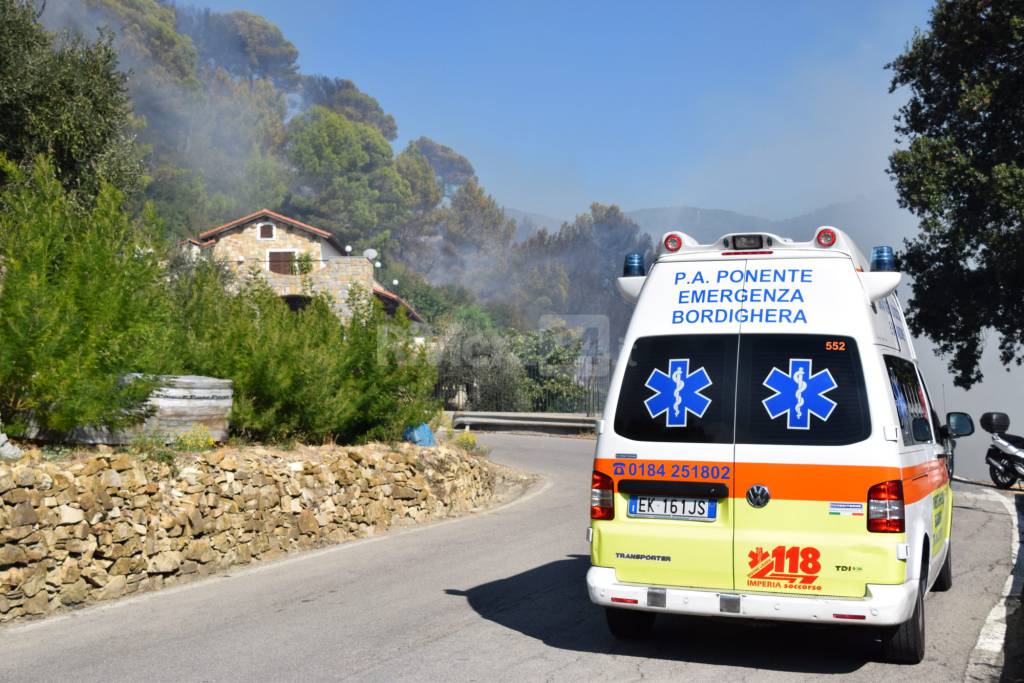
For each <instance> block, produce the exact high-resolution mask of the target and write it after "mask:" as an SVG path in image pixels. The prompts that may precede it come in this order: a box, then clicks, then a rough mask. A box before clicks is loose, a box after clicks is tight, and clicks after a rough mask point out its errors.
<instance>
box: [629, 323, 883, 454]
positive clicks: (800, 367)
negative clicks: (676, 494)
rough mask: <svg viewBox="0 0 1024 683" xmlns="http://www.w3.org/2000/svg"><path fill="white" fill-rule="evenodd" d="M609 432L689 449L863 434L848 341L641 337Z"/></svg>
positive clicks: (860, 395) (851, 438) (857, 376)
mask: <svg viewBox="0 0 1024 683" xmlns="http://www.w3.org/2000/svg"><path fill="white" fill-rule="evenodd" d="M614 426H615V431H616V433H618V434H620V435H622V436H624V437H626V438H629V439H634V440H637V441H671V442H690V443H732V442H734V441H735V442H736V443H753V444H792V445H818V446H836V445H844V444H851V443H856V442H858V441H863V440H864V439H866V438H868V436H870V434H871V420H870V416H869V412H868V402H867V395H866V392H865V390H864V376H863V372H862V370H861V363H860V357H859V355H858V352H857V342H856V341H854V340H853V339H852V338H850V337H840V336H831V335H810V334H745V335H741V336H737V335H692V336H688V335H677V336H662V337H641V338H640V339H637V340H636V342H635V343H634V344H633V349H632V352H631V354H630V359H629V364H628V365H627V367H626V372H625V374H624V377H623V382H622V388H621V390H620V392H619V401H618V405H617V406H616V411H615V421H614Z"/></svg>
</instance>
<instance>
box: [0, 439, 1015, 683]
mask: <svg viewBox="0 0 1024 683" xmlns="http://www.w3.org/2000/svg"><path fill="white" fill-rule="evenodd" d="M483 440H484V442H485V443H487V444H488V445H489V446H491V447H492V448H493V449H494V451H493V455H492V457H493V458H494V459H495V460H497V461H499V462H503V463H506V464H509V465H512V466H515V467H519V468H521V469H525V470H529V471H533V472H537V473H539V474H541V475H542V476H543V477H544V481H543V483H541V484H539V485H538V486H536V487H534V489H532V490H531V491H530V492H528V493H527V494H526V496H524V498H522V499H520V500H519V501H517V502H515V503H512V504H511V505H509V506H506V507H503V508H500V509H498V510H495V511H492V512H490V513H487V514H483V515H477V516H473V517H468V518H465V519H462V520H459V521H455V522H451V523H443V524H437V525H433V526H430V527H426V528H421V529H417V530H414V531H412V532H407V533H398V534H394V535H391V536H387V537H382V538H381V539H378V540H373V541H370V542H357V543H353V544H348V545H342V546H336V547H333V548H329V549H326V550H322V551H315V552H311V553H307V554H304V555H301V556H296V557H293V558H289V559H286V560H282V561H278V562H272V563H267V564H263V565H260V566H258V567H253V568H247V569H242V570H238V571H234V572H232V573H231V574H229V575H227V576H222V577H216V578H212V579H207V580H204V581H201V582H197V583H195V584H191V585H187V586H183V587H179V588H172V589H169V590H166V591H162V592H158V593H153V594H148V595H145V596H139V597H137V598H132V599H129V600H125V601H122V602H119V603H113V604H110V605H102V606H97V607H91V608H87V609H83V610H79V611H76V612H72V613H69V614H67V615H64V616H58V617H53V618H50V619H47V620H44V621H40V622H35V623H30V624H25V625H19V626H13V627H7V628H3V629H0V680H11V681H28V680H58V679H64V680H75V681H76V683H79V682H82V681H99V680H103V681H110V680H126V681H127V680H132V681H139V680H159V681H164V680H166V681H181V680H203V681H229V680H274V681H281V680H307V681H308V680H323V679H355V680H381V681H406V680H409V681H420V680H431V681H432V680H443V679H455V680H485V679H497V680H540V679H544V680H595V679H596V680H615V681H623V680H635V679H639V678H642V677H644V678H653V679H656V680H668V679H680V678H683V677H688V678H696V679H698V680H704V679H712V678H714V679H727V680H736V679H745V678H750V679H754V678H756V679H757V680H758V681H763V680H766V679H768V680H770V679H778V680H783V679H784V680H792V679H794V678H799V677H808V678H810V677H818V676H820V675H822V674H848V675H849V676H850V677H851V678H853V679H859V680H872V681H877V680H880V679H882V678H883V677H884V678H893V677H897V678H900V679H907V678H913V679H921V680H929V681H936V680H961V679H962V677H963V674H964V669H965V667H966V665H967V658H968V656H969V655H970V652H971V650H972V648H973V647H974V644H975V640H976V639H977V636H978V633H979V631H980V629H981V625H982V623H983V621H984V619H985V616H986V615H987V613H988V611H989V609H990V608H991V606H992V605H993V604H994V603H995V601H996V599H997V598H998V596H999V593H1000V588H1001V587H1002V584H1003V581H1004V579H1005V577H1006V576H1007V574H1008V573H1009V570H1010V566H1009V559H1008V547H1009V534H1010V531H1009V529H1010V522H1009V519H1008V518H1007V517H1006V513H1005V511H1004V510H1003V509H1002V507H1001V506H999V505H998V503H995V504H994V503H993V502H992V501H991V500H990V498H988V497H987V496H988V494H985V493H982V492H980V491H978V490H977V489H970V490H968V489H969V488H970V487H968V488H963V487H961V485H959V484H957V487H958V489H957V494H958V495H957V500H956V512H955V514H954V531H953V536H954V543H955V548H956V553H955V565H954V576H955V579H954V581H955V585H954V588H953V590H952V591H951V592H949V593H944V594H932V595H931V596H930V597H929V599H928V600H927V602H926V614H927V619H928V624H927V629H928V641H929V643H928V655H927V659H926V660H925V662H924V663H922V664H920V665H918V666H916V667H893V666H890V665H885V664H879V663H876V662H874V661H873V657H874V656H875V653H876V652H875V647H874V643H873V642H872V640H871V638H870V635H869V632H867V631H865V630H860V629H856V628H845V629H844V628H828V627H806V626H800V625H787V624H766V623H760V624H750V623H744V622H737V621H724V620H723V621H719V620H694V619H685V618H671V617H662V618H661V620H660V621H659V625H658V626H657V628H656V632H655V635H654V637H653V638H652V640H650V641H648V642H644V643H623V642H619V641H616V640H614V639H612V638H611V637H610V636H609V635H608V633H607V630H606V628H605V624H604V618H603V615H602V613H601V611H600V610H599V609H598V608H596V607H594V606H592V605H591V604H590V603H589V602H588V601H587V597H586V590H585V588H584V575H585V573H586V571H587V568H588V561H587V544H586V541H585V539H584V531H585V529H586V526H587V523H588V521H587V507H586V505H587V499H588V496H589V491H588V487H587V481H588V474H589V470H590V459H591V456H592V451H593V441H590V440H584V439H567V438H552V437H534V436H512V435H488V436H486V437H484V438H483Z"/></svg>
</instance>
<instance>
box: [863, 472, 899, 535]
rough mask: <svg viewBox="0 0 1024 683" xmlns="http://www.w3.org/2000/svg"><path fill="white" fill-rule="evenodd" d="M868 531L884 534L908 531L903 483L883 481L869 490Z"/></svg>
mask: <svg viewBox="0 0 1024 683" xmlns="http://www.w3.org/2000/svg"><path fill="white" fill-rule="evenodd" d="M868 531H874V532H876V533H882V534H902V533H903V532H904V531H906V523H905V515H904V508H903V482H901V481H898V480H896V481H883V482H882V483H881V484H875V485H874V486H872V487H871V488H870V489H869V490H868Z"/></svg>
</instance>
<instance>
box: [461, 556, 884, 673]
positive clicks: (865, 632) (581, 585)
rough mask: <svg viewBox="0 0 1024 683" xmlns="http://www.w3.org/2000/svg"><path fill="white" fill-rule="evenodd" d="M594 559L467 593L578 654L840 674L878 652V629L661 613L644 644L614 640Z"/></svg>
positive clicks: (490, 615)
mask: <svg viewBox="0 0 1024 683" xmlns="http://www.w3.org/2000/svg"><path fill="white" fill-rule="evenodd" d="M589 568H590V558H589V557H587V556H586V555H569V556H568V557H567V558H566V559H564V560H558V561H556V562H550V563H548V564H545V565H542V566H539V567H535V568H533V569H530V570H528V571H525V572H522V573H520V574H516V575H515V576H510V577H508V578H505V579H498V580H497V581H491V582H489V583H485V584H481V585H479V586H475V587H473V588H469V589H468V590H454V589H449V590H447V591H446V593H448V594H449V595H458V596H465V597H466V599H467V601H468V602H469V605H470V606H471V607H472V608H473V609H474V610H475V611H476V612H477V613H478V614H479V615H480V616H482V617H484V618H485V619H488V620H490V621H493V622H495V623H497V624H500V625H502V626H505V627H506V628H510V629H513V630H515V631H518V632H520V633H522V634H524V635H527V636H530V637H531V638H536V639H538V640H540V641H542V642H543V643H544V644H546V645H548V646H550V647H555V648H559V649H561V650H571V651H574V652H590V653H600V654H616V655H624V656H630V657H644V658H656V659H665V660H670V661H680V662H696V663H702V664H718V665H727V666H739V667H745V668H749V669H767V670H773V671H784V672H800V673H821V674H826V673H828V674H841V673H850V672H853V671H856V670H858V669H860V668H861V667H862V666H864V665H865V664H866V663H867V662H869V661H872V660H873V658H874V657H876V656H877V654H878V643H877V641H876V640H875V632H874V630H873V629H868V628H857V627H846V628H844V627H834V626H815V625H813V624H811V625H808V624H787V623H784V622H753V621H748V620H735V619H725V618H722V619H717V618H715V619H709V618H696V617H683V616H678V615H668V614H665V615H660V616H659V617H658V622H657V624H656V625H655V629H654V634H653V635H652V636H651V638H650V639H649V640H645V641H622V640H618V639H615V638H613V637H612V636H611V635H610V634H609V633H608V629H607V627H606V625H605V619H604V613H603V611H602V609H601V608H599V607H597V606H596V605H593V604H591V602H590V600H589V598H588V597H587V590H586V580H585V577H586V573H587V570H588V569H589Z"/></svg>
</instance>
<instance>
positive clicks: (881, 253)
mask: <svg viewBox="0 0 1024 683" xmlns="http://www.w3.org/2000/svg"><path fill="white" fill-rule="evenodd" d="M871 270H872V271H885V272H894V271H895V270H896V255H895V254H893V251H892V247H887V246H879V247H872V248H871Z"/></svg>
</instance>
